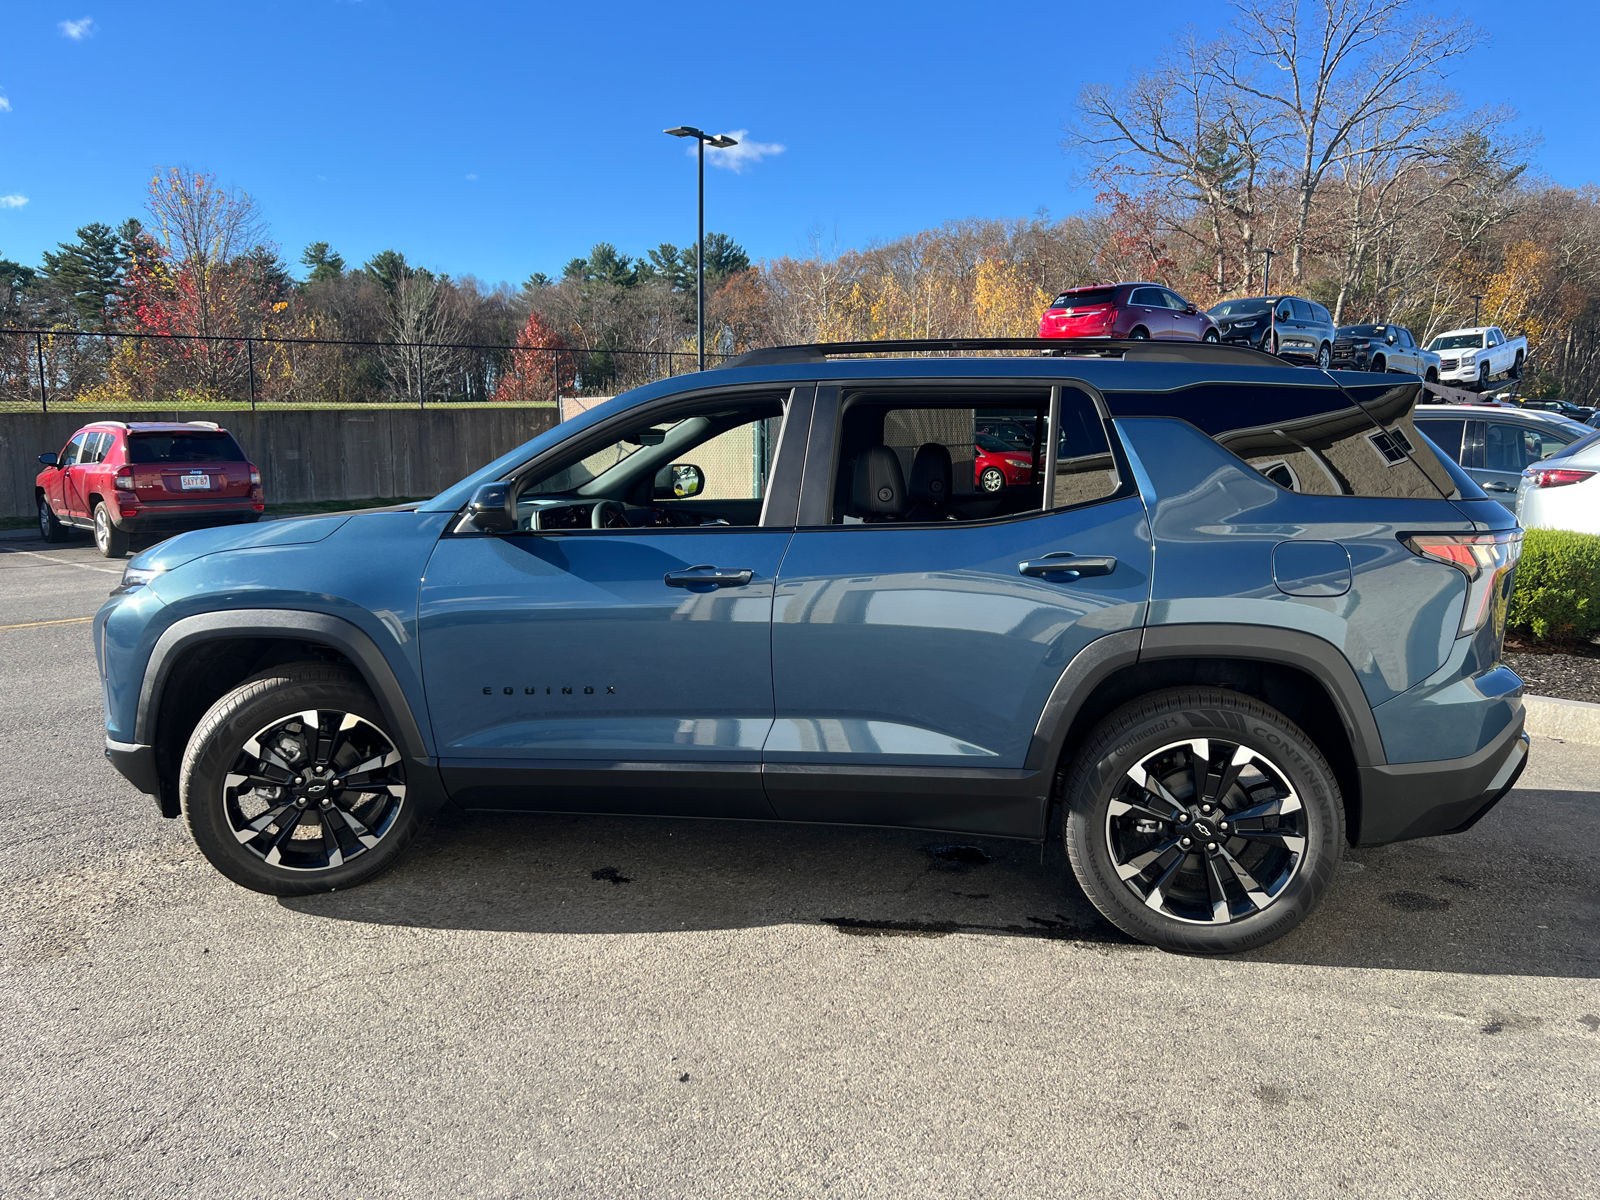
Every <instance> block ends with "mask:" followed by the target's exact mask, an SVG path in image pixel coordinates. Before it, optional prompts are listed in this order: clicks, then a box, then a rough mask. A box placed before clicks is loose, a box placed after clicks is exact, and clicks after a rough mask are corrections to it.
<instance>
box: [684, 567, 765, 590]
mask: <svg viewBox="0 0 1600 1200" xmlns="http://www.w3.org/2000/svg"><path fill="white" fill-rule="evenodd" d="M664 578H665V579H666V581H667V586H668V587H681V588H686V587H706V586H710V587H743V586H744V585H745V584H747V583H749V582H750V581H751V580H752V579H754V578H755V572H754V571H752V570H750V568H748V567H744V568H738V567H713V566H710V565H709V564H704V563H703V564H701V565H700V566H698V567H689V568H687V569H686V570H682V571H668V572H667V573H666V575H665V576H664Z"/></svg>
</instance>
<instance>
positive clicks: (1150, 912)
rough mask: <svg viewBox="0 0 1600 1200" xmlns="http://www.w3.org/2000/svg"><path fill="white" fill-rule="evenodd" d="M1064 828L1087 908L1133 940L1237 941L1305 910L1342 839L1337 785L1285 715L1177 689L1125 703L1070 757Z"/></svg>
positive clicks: (1274, 930)
mask: <svg viewBox="0 0 1600 1200" xmlns="http://www.w3.org/2000/svg"><path fill="white" fill-rule="evenodd" d="M1074 763H1075V765H1074V767H1073V769H1072V771H1071V773H1070V775H1069V778H1068V781H1067V785H1066V790H1065V795H1064V799H1065V803H1066V807H1067V819H1066V822H1065V824H1064V828H1063V837H1064V839H1065V841H1066V847H1067V854H1068V857H1069V859H1070V860H1071V863H1072V869H1073V873H1074V874H1075V875H1076V876H1077V878H1078V882H1079V883H1080V884H1081V885H1082V887H1083V889H1084V891H1085V892H1086V893H1087V894H1088V897H1089V899H1090V900H1091V901H1092V902H1093V903H1094V905H1095V907H1096V908H1098V909H1099V910H1100V912H1101V913H1103V914H1104V915H1105V917H1106V918H1107V919H1108V920H1110V921H1111V922H1112V923H1113V924H1115V925H1116V926H1118V927H1119V928H1120V929H1122V930H1123V931H1125V932H1126V933H1129V934H1131V935H1132V936H1134V937H1136V938H1139V939H1140V940H1141V941H1145V942H1149V943H1151V944H1152V945H1156V946H1161V947H1163V948H1164V949H1168V950H1175V951H1179V952H1185V953H1201V954H1207V953H1209V954H1216V953H1231V952H1234V951H1239V950H1247V949H1251V948H1253V947H1255V946H1260V945H1264V944H1265V943H1267V942H1270V941H1273V940H1274V939H1276V938H1279V937H1282V936H1283V935H1284V934H1285V933H1287V932H1288V931H1289V930H1290V929H1292V928H1294V926H1296V925H1298V924H1299V923H1300V921H1301V920H1303V919H1304V918H1305V916H1306V915H1307V914H1308V913H1309V912H1310V911H1311V909H1312V908H1313V907H1314V906H1315V905H1316V903H1317V901H1318V900H1319V899H1320V898H1321V896H1322V893H1323V892H1324V891H1325V890H1326V889H1327V887H1328V885H1329V883H1330V882H1331V880H1332V876H1333V872H1334V870H1335V868H1336V867H1337V865H1338V862H1339V860H1340V857H1341V856H1342V853H1343V848H1344V819H1343V804H1342V801H1341V799H1340V794H1339V787H1338V783H1337V782H1336V781H1335V779H1334V777H1333V771H1332V769H1331V768H1330V767H1329V766H1328V763H1327V760H1326V759H1325V758H1323V756H1322V754H1321V752H1320V751H1319V750H1318V749H1317V747H1316V745H1315V744H1314V743H1313V742H1311V740H1310V739H1309V738H1307V737H1306V735H1305V734H1304V733H1303V732H1302V731H1301V730H1300V729H1299V728H1298V727H1296V726H1295V725H1294V723H1293V722H1291V721H1290V720H1288V718H1286V717H1285V716H1283V714H1282V713H1279V712H1278V711H1276V710H1275V709H1272V708H1270V707H1268V706H1267V705H1265V704H1262V703H1260V702H1259V701H1256V700H1253V699H1251V698H1250V697H1248V696H1244V695H1241V694H1240V693H1237V692H1231V691H1225V690H1222V689H1212V688H1175V689H1172V690H1169V691H1165V692H1157V693H1153V694H1151V695H1149V696H1146V697H1144V698H1142V699H1140V700H1136V701H1134V702H1133V703H1131V704H1129V705H1126V706H1124V707H1123V708H1122V709H1119V710H1118V711H1117V712H1115V713H1113V714H1112V715H1111V716H1110V717H1108V718H1107V719H1106V720H1105V721H1104V722H1102V723H1101V725H1100V726H1099V727H1098V728H1097V729H1096V730H1095V731H1094V732H1093V733H1091V734H1090V735H1089V738H1088V740H1087V741H1086V742H1085V744H1084V745H1083V747H1081V748H1080V750H1079V752H1078V753H1077V755H1075V758H1074Z"/></svg>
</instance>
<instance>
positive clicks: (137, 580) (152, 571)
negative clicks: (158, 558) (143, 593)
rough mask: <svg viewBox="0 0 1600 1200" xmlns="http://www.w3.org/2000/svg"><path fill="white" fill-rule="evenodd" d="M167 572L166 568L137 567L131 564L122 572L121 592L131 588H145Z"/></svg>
mask: <svg viewBox="0 0 1600 1200" xmlns="http://www.w3.org/2000/svg"><path fill="white" fill-rule="evenodd" d="M165 570H166V568H165V567H136V566H134V565H132V564H131V563H130V564H129V565H128V566H126V567H124V568H123V570H122V587H121V590H122V591H127V590H128V589H129V588H136V587H143V586H144V585H145V584H147V583H149V582H150V581H151V580H152V579H154V578H155V577H156V576H157V575H160V574H161V573H162V572H163V571H165Z"/></svg>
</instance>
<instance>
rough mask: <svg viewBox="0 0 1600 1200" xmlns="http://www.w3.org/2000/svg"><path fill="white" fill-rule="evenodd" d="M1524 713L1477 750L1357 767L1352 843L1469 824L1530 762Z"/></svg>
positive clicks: (1398, 838) (1431, 832)
mask: <svg viewBox="0 0 1600 1200" xmlns="http://www.w3.org/2000/svg"><path fill="white" fill-rule="evenodd" d="M1523 719H1524V718H1523V714H1522V713H1521V711H1520V710H1519V711H1518V713H1517V719H1516V720H1515V721H1514V722H1512V723H1511V724H1509V725H1507V726H1506V728H1505V729H1504V730H1502V731H1501V732H1500V734H1499V735H1498V736H1497V737H1496V738H1495V739H1494V740H1493V741H1491V742H1490V743H1489V744H1488V745H1487V746H1485V747H1484V748H1483V749H1481V750H1479V751H1478V752H1477V753H1476V754H1470V755H1468V756H1467V757H1465V758H1450V759H1441V760H1436V761H1433V762H1417V763H1400V764H1397V765H1389V766H1381V767H1362V768H1361V769H1360V770H1361V827H1360V829H1359V830H1357V831H1356V844H1357V845H1360V846H1382V845H1386V844H1388V843H1389V842H1404V841H1409V840H1410V839H1412V838H1422V837H1434V836H1436V835H1438V834H1442V833H1460V832H1462V831H1463V830H1466V829H1470V828H1471V827H1472V826H1473V825H1474V824H1476V823H1477V822H1478V820H1479V819H1480V818H1481V817H1482V816H1483V815H1484V814H1485V813H1486V812H1488V811H1489V810H1490V809H1491V808H1493V807H1494V806H1495V805H1496V804H1498V803H1499V802H1500V798H1501V797H1502V796H1504V795H1505V794H1506V793H1507V792H1509V791H1510V790H1511V788H1512V787H1513V786H1514V785H1515V784H1516V782H1517V779H1518V778H1519V777H1520V776H1521V775H1522V770H1523V768H1524V767H1526V766H1527V765H1528V747H1529V741H1528V735H1527V734H1526V733H1524V732H1523V729H1522V726H1523Z"/></svg>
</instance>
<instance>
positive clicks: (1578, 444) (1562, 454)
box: [1545, 425, 1600, 463]
mask: <svg viewBox="0 0 1600 1200" xmlns="http://www.w3.org/2000/svg"><path fill="white" fill-rule="evenodd" d="M1580 428H1582V429H1584V430H1585V431H1586V432H1587V433H1588V436H1587V437H1581V438H1579V439H1578V440H1577V441H1575V442H1573V443H1572V445H1570V446H1563V447H1562V448H1561V449H1560V450H1557V451H1556V452H1555V453H1554V454H1552V455H1551V456H1550V458H1547V459H1545V462H1547V463H1548V462H1549V461H1550V460H1551V459H1555V458H1570V457H1571V456H1572V455H1574V454H1578V453H1580V452H1581V451H1584V450H1587V449H1589V448H1590V447H1591V446H1593V445H1595V444H1597V443H1600V432H1596V431H1595V430H1592V429H1590V428H1589V427H1588V426H1587V425H1584V426H1580Z"/></svg>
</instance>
